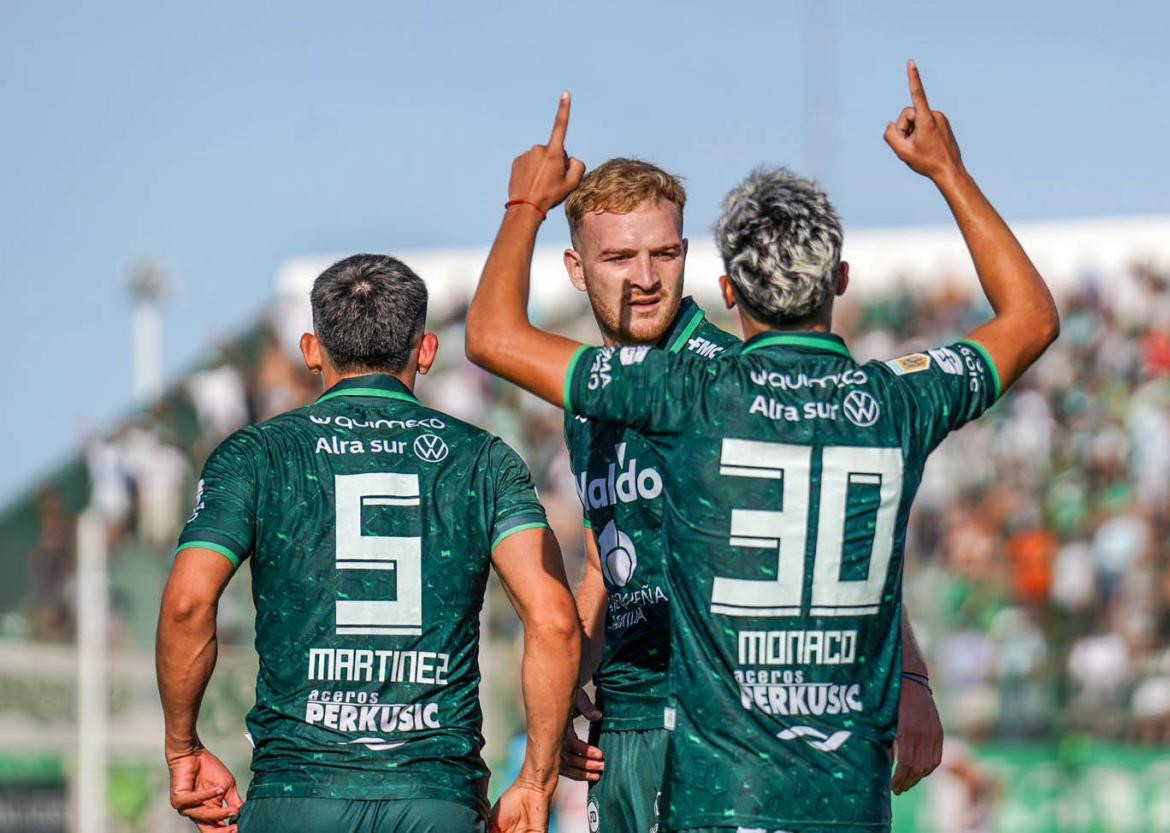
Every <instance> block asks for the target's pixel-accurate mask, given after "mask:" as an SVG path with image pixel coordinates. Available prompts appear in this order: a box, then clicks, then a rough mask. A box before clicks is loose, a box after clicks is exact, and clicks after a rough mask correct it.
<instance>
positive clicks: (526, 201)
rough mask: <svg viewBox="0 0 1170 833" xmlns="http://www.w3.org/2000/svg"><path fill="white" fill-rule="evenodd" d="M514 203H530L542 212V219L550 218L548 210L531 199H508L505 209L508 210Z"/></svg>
mask: <svg viewBox="0 0 1170 833" xmlns="http://www.w3.org/2000/svg"><path fill="white" fill-rule="evenodd" d="M514 205H530V206H532V207H533V208H535V209H536V210H537V211H539V212H540V219H542V220H547V219H548V212H546V211H545V210H544V209H543V208H541V207H540V206H539V205H537V204H536V203H534V202H531V201H530V200H508V201H507V202H506V203H504V210H505V211H506V210H508V209H509V208H511V207H512V206H514Z"/></svg>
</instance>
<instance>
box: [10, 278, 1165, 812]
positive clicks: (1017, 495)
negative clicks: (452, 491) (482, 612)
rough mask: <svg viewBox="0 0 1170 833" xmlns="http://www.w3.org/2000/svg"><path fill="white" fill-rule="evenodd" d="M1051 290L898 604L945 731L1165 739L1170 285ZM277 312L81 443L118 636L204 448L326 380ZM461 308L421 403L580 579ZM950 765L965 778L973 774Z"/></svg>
mask: <svg viewBox="0 0 1170 833" xmlns="http://www.w3.org/2000/svg"><path fill="white" fill-rule="evenodd" d="M975 290H976V288H975V286H974V285H973V284H972V283H970V282H969V281H959V280H956V279H954V278H953V276H949V275H946V274H942V275H939V276H938V278H937V279H936V280H935V281H933V282H932V283H931V284H929V285H928V286H927V285H920V286H918V287H914V288H910V287H908V286H905V285H901V284H897V283H895V285H893V286H891V287H890V288H889V289H888V290H887V291H885V292H883V293H881V294H878V295H876V296H873V297H869V298H866V299H865V300H864V301H862V302H854V301H852V299H851V296H849V295H847V296H845V298H844V299H843V305H842V309H841V310H840V313H841V315H840V319H839V322H840V324H841V325H842V335H843V336H845V337H846V339H847V340H848V341H849V342H850V345H851V347H852V349H853V352H854V355H856V356H857V357H858V358H859V360H862V361H865V360H868V359H871V358H889V357H891V356H894V355H898V354H899V353H902V352H907V351H910V350H920V349H923V348H926V347H931V346H935V345H938V344H944V343H946V342H948V341H950V340H953V339H955V338H958V337H961V336H962V335H964V334H965V333H966V332H968V331H969V330H970V329H971V327H972V326H973V325H974V324H976V323H978V322H979V321H980V320H981V317H982V316H984V315H986V312H987V309H986V304H985V302H984V301H983V300H982V298H980V297H978V293H977V292H976V291H975ZM1059 301H1060V304H1061V307H1062V311H1063V329H1062V335H1061V338H1060V339H1059V340H1058V341H1057V342H1056V344H1055V345H1054V346H1053V348H1052V349H1051V350H1050V351H1049V352H1048V353H1047V354H1045V356H1044V357H1043V358H1042V359H1041V361H1040V362H1038V363H1037V365H1036V366H1035V367H1034V368H1032V369H1031V370H1030V371H1029V372H1028V373H1027V374H1026V375H1025V376H1024V377H1023V378H1022V379H1021V380H1020V381H1019V382H1017V384H1016V385H1015V387H1014V388H1013V390H1012V391H1010V392H1009V393H1008V395H1007V396H1006V397H1005V398H1004V401H1003V402H1002V403H1000V404H998V405H997V406H995V408H994V409H993V410H992V411H991V413H990V414H988V416H987V417H986V418H984V419H982V420H979V421H978V422H976V423H974V424H972V425H970V426H968V427H966V428H964V429H963V430H962V431H959V432H958V433H956V434H955V435H953V436H952V437H950V438H949V439H947V441H946V442H945V443H944V444H943V445H942V447H941V448H940V449H939V452H938V453H937V454H936V455H935V456H934V457H932V459H931V462H930V465H929V466H928V467H927V470H926V473H925V476H924V479H923V483H922V486H921V489H920V494H919V500H918V502H917V503H916V505H915V511H914V515H913V518H912V524H911V532H910V536H909V540H908V541H907V566H906V572H905V580H904V586H905V589H906V596H907V600H908V604H909V605H910V609H911V611H912V613H913V615H914V617H915V624H916V626H917V627H918V629H919V632H920V636H921V640H922V642H923V644H924V646H925V649H926V650H927V653H928V660H929V662H930V664H931V667H932V671H933V676H934V684H935V691H936V694H937V695H938V697H939V701H940V705H941V710H942V714H943V718H944V720H946V721H947V722H948V723H949V728H951V729H952V730H962V731H963V732H966V733H969V734H970V735H971V736H973V737H977V738H985V737H1002V738H1013V739H1017V738H1031V737H1035V736H1036V735H1038V734H1044V733H1059V732H1061V731H1064V730H1065V729H1067V728H1070V727H1071V728H1076V729H1077V730H1080V731H1085V732H1089V733H1092V734H1095V735H1097V736H1100V737H1106V738H1114V739H1122V738H1134V739H1138V740H1141V741H1143V742H1145V743H1151V744H1155V743H1167V742H1170V477H1168V476H1167V474H1166V473H1167V472H1168V471H1170V346H1168V345H1170V281H1167V276H1166V275H1165V274H1164V273H1162V272H1160V271H1158V270H1157V269H1155V268H1153V267H1152V266H1151V265H1150V264H1145V263H1141V264H1137V265H1135V266H1134V268H1133V269H1132V270H1130V271H1129V272H1127V273H1125V274H1110V275H1086V276H1085V279H1084V280H1083V281H1082V283H1081V285H1080V287H1079V288H1078V289H1077V290H1076V291H1075V292H1072V293H1070V294H1069V295H1068V297H1065V298H1062V299H1059ZM271 312H272V315H271V316H269V317H268V318H267V319H266V320H265V321H262V322H260V323H259V324H258V325H257V326H256V327H254V328H253V329H252V330H250V331H248V332H247V333H245V334H243V335H242V337H241V338H240V339H238V340H237V341H236V342H234V343H232V344H230V345H227V346H226V347H225V348H224V349H223V350H222V351H221V354H220V356H219V357H218V358H217V359H216V360H215V362H214V363H213V365H212V366H211V367H210V368H209V369H205V370H201V371H197V372H195V373H193V374H192V375H190V376H189V377H188V378H187V379H186V380H185V381H183V382H182V383H181V384H180V385H179V387H178V389H177V390H175V391H172V392H171V394H170V395H169V396H168V397H167V400H166V402H165V403H164V404H165V407H158V408H156V409H155V410H154V411H153V412H152V413H151V414H150V415H149V416H148V417H145V418H141V419H136V420H135V421H132V422H131V423H130V424H128V425H125V426H123V427H122V428H121V429H120V430H119V431H117V432H115V433H114V434H113V435H112V437H113V438H112V439H101V438H98V439H94V440H92V441H90V442H89V443H88V444H87V445H86V448H85V464H86V469H87V471H88V475H89V481H90V487H89V502H90V503H91V504H92V505H93V506H94V507H95V508H97V509H98V510H99V511H100V512H101V513H102V515H103V516H104V517H105V518H106V519H107V522H108V523H109V525H110V532H111V569H112V574H113V575H112V578H113V580H114V583H115V585H116V590H117V593H118V599H117V604H116V613H117V616H118V617H119V618H120V621H122V622H124V624H125V627H123V628H122V629H121V630H120V633H123V634H125V637H124V638H128V639H134V638H138V637H136V636H135V634H137V633H140V632H142V631H144V630H145V629H147V625H146V624H143V623H149V618H150V617H151V616H153V615H154V613H155V611H156V610H157V595H156V594H148V593H146V592H145V591H144V590H143V589H142V588H143V587H146V586H147V585H151V586H153V583H156V582H157V576H158V575H161V574H163V573H164V572H165V568H166V565H167V564H168V563H169V561H168V560H167V559H168V557H169V554H170V551H171V547H172V546H173V543H174V541H173V539H174V535H175V533H176V532H177V530H178V528H179V525H180V524H181V523H182V520H183V517H184V515H185V513H186V512H187V511H189V509H190V506H189V496H190V495H191V494H192V493H193V485H194V484H193V480H194V475H195V473H196V472H198V470H199V468H200V466H201V465H202V462H203V460H204V458H205V457H206V455H207V454H208V453H209V452H210V451H211V449H212V448H213V447H214V445H215V444H216V443H218V442H219V441H220V440H222V439H223V438H224V437H225V436H226V435H227V434H229V433H231V431H233V430H235V429H236V428H237V427H239V426H240V425H242V424H244V423H245V422H247V421H248V420H249V419H251V418H255V419H266V418H269V417H272V416H274V415H276V414H278V413H280V412H283V411H286V410H290V409H292V408H295V407H299V406H301V405H304V404H306V403H308V402H311V401H312V400H313V399H314V398H315V397H316V396H318V395H319V393H320V390H319V387H318V386H319V383H320V382H319V379H316V378H314V377H310V376H309V375H308V374H307V372H306V371H305V370H304V367H303V362H302V360H301V357H300V354H299V350H298V348H297V344H296V340H297V338H298V337H299V335H300V333H301V332H303V331H304V330H305V329H306V328H308V327H310V326H311V322H310V321H309V320H308V318H307V305H306V304H304V299H303V297H302V296H300V295H297V296H296V297H293V295H291V294H290V295H289V296H288V297H285V298H284V299H283V300H281V301H280V302H278V303H277V304H276V305H275V306H274V308H273V310H272V311H271ZM557 313H558V314H560V315H561V316H562V318H561V320H556V321H550V322H549V323H550V324H551V325H553V326H556V327H558V328H560V329H562V330H564V331H565V332H570V333H573V334H575V335H577V336H578V337H583V338H584V339H586V340H589V339H591V338H592V339H595V338H596V333H595V331H594V329H593V323H592V320H591V316H590V314H589V312H588V310H587V308H586V307H585V306H584V304H583V303H582V304H578V305H577V306H575V307H573V308H571V309H564V310H558V311H557ZM712 313H713V314H718V313H719V310H712ZM459 316H460V311H459V310H454V311H451V312H450V313H449V314H448V315H447V317H445V318H440V319H438V320H431V321H429V322H428V328H429V329H432V330H435V331H437V332H439V333H440V336H441V340H442V343H443V344H444V345H445V346H444V349H443V350H441V351H440V354H439V361H438V363H437V364H436V366H435V367H434V368H433V370H432V372H431V373H430V374H428V376H427V377H426V378H424V379H422V380H420V383H419V387H418V394H419V396H420V398H421V399H422V401H423V402H424V403H428V404H431V405H433V406H434V407H436V408H439V409H440V410H444V411H446V412H449V413H451V414H452V415H454V416H456V417H459V418H463V419H468V420H470V421H473V422H476V423H478V424H480V425H483V426H484V427H485V428H487V429H488V430H490V431H492V432H494V433H496V434H498V435H500V436H502V437H504V438H505V439H506V440H507V441H508V442H509V443H511V444H513V445H514V446H515V447H516V449H517V450H518V451H519V452H520V453H521V455H523V456H524V458H525V460H526V461H527V462H528V464H529V466H530V468H531V469H532V472H533V475H534V477H535V479H536V481H537V485H538V487H539V489H540V494H541V497H542V499H543V500H544V502H545V505H546V506H547V508H548V514H549V518H550V521H551V522H552V524H553V526H554V527H555V529H556V531H557V533H558V536H559V537H560V539H561V543H562V546H563V548H564V551H565V556H566V563H567V566H568V569H569V573H570V576H571V577H573V578H574V580H575V579H576V577H578V576H579V575H580V570H581V565H582V563H583V548H582V544H581V540H582V533H581V508H580V503H579V500H578V497H577V493H576V488H575V485H574V483H573V479H572V477H571V475H570V473H569V469H568V465H567V461H566V458H565V451H564V445H563V440H562V422H563V417H562V414H561V413H560V411H558V410H557V409H556V408H553V407H552V406H549V405H546V404H544V403H542V402H540V401H538V400H536V399H534V398H532V397H531V396H528V395H527V394H524V393H521V392H520V391H519V390H518V389H516V388H515V387H513V386H511V385H508V384H505V383H502V382H500V381H498V380H496V379H494V378H492V377H491V376H488V375H487V374H485V373H483V372H482V371H480V370H479V369H478V368H475V367H473V366H471V365H470V364H468V363H467V362H466V361H464V359H463V357H462V354H461V350H460V349H459V348H460V345H461V344H462V338H463V331H462V321H461V320H459ZM728 326H730V323H728ZM37 517H38V518H39V530H40V533H39V538H38V539H37V542H36V545H35V546H34V547H33V549H32V551H31V552H30V553H29V556H28V564H29V574H30V577H31V586H32V588H33V589H32V590H31V591H30V593H29V616H28V621H29V623H30V629H31V630H32V631H34V632H35V634H37V635H38V636H39V637H40V638H69V637H70V635H71V633H72V630H71V629H72V619H71V616H72V614H71V604H70V602H69V601H68V600H69V598H70V589H71V588H70V583H71V581H72V575H73V555H72V553H73V541H72V537H73V524H74V521H75V519H74V518H73V517H72V515H70V514H69V513H68V512H66V511H65V510H64V509H63V508H62V501H61V500H60V498H59V497H58V496H55V495H54V494H52V493H45V494H42V496H41V498H40V500H39V502H38V504H37ZM151 559H154V561H153V562H152V561H151ZM244 574H245V576H246V571H244ZM142 576H154V577H155V578H151V579H150V580H149V581H147V580H144V579H142V578H141V577H142ZM246 594H247V580H246V578H244V579H242V580H238V581H236V582H233V584H232V587H231V588H229V593H228V595H227V596H226V597H225V600H224V604H223V608H222V610H223V611H224V612H225V613H224V615H225V617H227V618H228V619H230V620H231V621H233V622H236V623H238V624H237V625H234V626H233V627H232V628H231V629H230V630H231V631H232V636H233V637H234V638H237V639H238V640H239V641H241V642H246V641H247V639H248V638H249V637H250V627H249V626H248V625H247V622H248V620H249V616H248V614H247V610H248V600H247V598H246ZM148 595H149V598H143V597H144V596H148ZM497 608H498V609H499V611H500V615H498V616H497V615H495V612H496V611H497ZM488 611H489V620H490V623H491V633H492V634H493V638H497V639H501V640H509V639H513V638H514V637H515V617H514V616H512V615H511V614H510V611H508V610H507V605H506V603H502V602H501V600H500V599H499V598H497V597H492V598H489V600H488ZM505 614H506V615H505ZM229 641H230V640H229ZM955 767H956V768H955V769H954V773H952V774H954V775H955V777H956V778H959V779H960V781H959V782H958V783H960V785H962V784H967V785H968V786H970V784H972V783H974V782H970V783H969V779H968V781H963V780H962V779H963V778H967V776H966V775H962V773H963V772H965V770H964V768H963V765H962V764H961V763H956V765H955ZM968 775H969V773H968ZM936 778H937V776H936ZM976 780H977V779H976ZM968 786H964V787H963V789H968ZM980 789H982V788H980ZM976 792H977V793H978V794H979V796H981V798H978V800H979V801H982V800H984V799H985V798H986V793H985V792H979V790H976ZM977 803H978V802H977ZM980 806H983V805H980ZM972 818H974V820H973V821H971V822H970V823H969V824H968V823H964V824H965V825H966V826H965V827H961V828H956V829H970V830H976V829H979V824H980V822H979V818H985V815H983V816H981V815H980V813H978V812H976V813H975V814H974V816H972ZM940 829H941V828H940Z"/></svg>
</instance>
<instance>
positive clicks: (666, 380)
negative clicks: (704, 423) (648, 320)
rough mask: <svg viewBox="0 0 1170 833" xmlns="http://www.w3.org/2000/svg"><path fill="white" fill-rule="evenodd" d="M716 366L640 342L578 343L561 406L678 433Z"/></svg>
mask: <svg viewBox="0 0 1170 833" xmlns="http://www.w3.org/2000/svg"><path fill="white" fill-rule="evenodd" d="M716 364H717V363H716V362H712V361H710V360H708V359H703V358H699V357H696V356H693V355H688V354H685V353H678V354H675V353H669V352H667V351H665V350H658V349H653V348H650V347H646V346H640V347H621V348H614V347H582V348H581V349H580V350H578V351H577V353H576V354H575V355H574V356H573V361H572V362H570V364H569V371H568V373H567V374H566V375H565V395H564V399H565V410H566V411H568V412H569V413H571V414H580V415H581V416H585V417H589V418H590V419H599V420H603V421H605V422H614V423H617V424H619V425H629V426H631V427H633V428H636V429H638V430H639V431H641V432H643V433H647V434H674V433H678V432H679V431H681V430H682V427H683V426H684V425H686V423H687V420H688V417H689V414H690V412H691V409H692V408H693V407H694V406H695V404H696V402H697V401H698V400H699V399H700V392H701V390H702V387H703V385H704V383H705V380H706V379H708V378H709V377H710V376H712V375H714V373H715V371H716V367H715V365H716Z"/></svg>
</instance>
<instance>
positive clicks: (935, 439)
mask: <svg viewBox="0 0 1170 833" xmlns="http://www.w3.org/2000/svg"><path fill="white" fill-rule="evenodd" d="M882 364H883V366H884V367H885V369H886V370H887V371H888V372H890V373H892V374H893V375H894V377H895V383H896V384H898V385H901V386H902V387H903V389H904V390H905V392H906V393H907V395H908V398H909V400H910V403H911V409H912V411H913V413H914V414H915V427H916V429H917V430H918V432H919V433H920V435H921V436H922V437H923V439H924V440H925V443H926V446H927V450H928V451H931V450H933V449H935V448H936V447H937V446H938V444H939V443H941V442H942V441H943V439H944V438H945V437H946V436H947V434H949V433H950V432H951V431H954V430H956V429H958V428H961V427H963V426H964V425H966V424H967V423H968V422H970V421H971V420H973V419H975V418H976V417H978V416H979V415H980V414H982V413H983V412H984V411H986V410H987V409H988V408H990V407H991V406H992V405H993V404H994V403H995V401H996V400H997V399H999V396H1000V393H1001V390H1000V381H999V371H998V370H996V367H995V363H994V362H993V361H992V360H991V357H990V356H989V355H988V354H987V351H986V350H985V349H984V348H983V346H982V345H980V344H978V343H977V342H974V341H959V342H956V343H954V344H950V345H947V346H946V347H937V348H935V349H933V350H928V351H926V352H925V353H910V354H908V355H905V356H899V357H898V358H896V359H890V360H889V361H887V362H883V363H882Z"/></svg>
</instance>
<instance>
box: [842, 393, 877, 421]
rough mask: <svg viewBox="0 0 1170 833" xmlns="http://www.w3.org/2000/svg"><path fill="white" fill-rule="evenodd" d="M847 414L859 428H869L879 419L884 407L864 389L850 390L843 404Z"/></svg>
mask: <svg viewBox="0 0 1170 833" xmlns="http://www.w3.org/2000/svg"><path fill="white" fill-rule="evenodd" d="M842 410H844V411H845V416H846V417H848V418H849V421H850V422H852V423H853V424H854V425H856V426H857V427H858V428H868V427H869V426H871V425H873V424H874V423H875V422H877V421H878V417H880V416H881V414H882V409H881V408H880V407H879V406H878V403H877V400H876V399H874V398H873V397H872V396H870V395H869V394H868V393H866V392H865V391H863V390H855V391H850V393H849V395H848V396H846V397H845V402H844V404H843V406H842Z"/></svg>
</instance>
